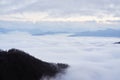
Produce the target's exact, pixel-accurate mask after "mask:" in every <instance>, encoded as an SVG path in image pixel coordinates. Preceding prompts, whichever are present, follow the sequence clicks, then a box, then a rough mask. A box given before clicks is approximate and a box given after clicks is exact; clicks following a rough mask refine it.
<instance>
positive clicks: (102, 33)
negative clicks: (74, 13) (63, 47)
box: [71, 29, 120, 37]
mask: <svg viewBox="0 0 120 80" xmlns="http://www.w3.org/2000/svg"><path fill="white" fill-rule="evenodd" d="M71 36H98V37H120V30H113V29H106V30H98V31H85V32H77V33H75V34H73V35H71Z"/></svg>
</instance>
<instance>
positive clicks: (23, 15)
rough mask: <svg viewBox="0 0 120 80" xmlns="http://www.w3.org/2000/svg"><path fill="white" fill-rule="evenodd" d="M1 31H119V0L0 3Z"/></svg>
mask: <svg viewBox="0 0 120 80" xmlns="http://www.w3.org/2000/svg"><path fill="white" fill-rule="evenodd" d="M0 10H1V11H0V28H1V29H2V28H4V29H8V30H9V29H10V30H11V29H12V30H21V31H22V30H23V29H24V30H23V31H31V30H32V32H34V31H33V30H40V31H63V32H64V31H66V32H69V31H70V32H72V31H73V32H74V31H77V32H78V31H87V30H91V31H94V30H104V29H120V26H119V25H120V1H119V0H20V1H19V0H9V1H8V0H0Z"/></svg>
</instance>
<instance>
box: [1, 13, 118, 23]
mask: <svg viewBox="0 0 120 80" xmlns="http://www.w3.org/2000/svg"><path fill="white" fill-rule="evenodd" d="M0 20H3V21H23V22H33V23H36V22H43V21H45V22H89V21H95V22H97V23H104V24H113V23H114V22H115V21H120V17H115V16H113V15H106V14H102V15H98V16H80V15H68V16H67V17H65V16H63V17H62V16H61V17H53V16H50V14H48V13H45V12H42V13H41V12H31V13H15V14H7V15H1V16H0Z"/></svg>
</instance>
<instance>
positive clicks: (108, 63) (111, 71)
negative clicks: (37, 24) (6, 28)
mask: <svg viewBox="0 0 120 80" xmlns="http://www.w3.org/2000/svg"><path fill="white" fill-rule="evenodd" d="M118 41H120V38H112V37H70V36H69V34H54V35H37V36H36V35H31V34H29V33H22V32H10V33H4V34H2V33H1V34H0V49H4V50H8V49H10V48H17V49H21V50H24V51H25V52H28V53H30V54H31V55H33V56H35V57H37V58H39V59H41V60H44V61H47V62H55V63H57V62H61V63H67V64H69V65H70V67H69V68H68V70H67V71H66V73H65V74H63V75H62V76H58V77H56V78H55V79H52V80H120V76H119V75H120V45H119V44H114V42H118Z"/></svg>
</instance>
